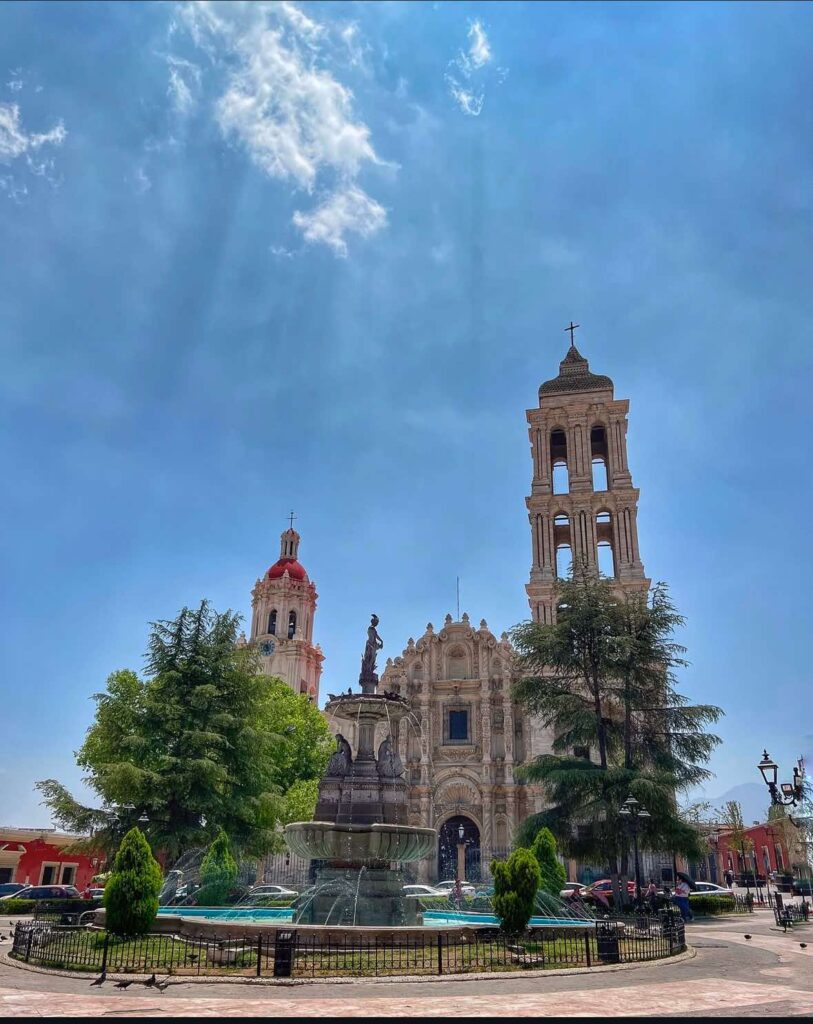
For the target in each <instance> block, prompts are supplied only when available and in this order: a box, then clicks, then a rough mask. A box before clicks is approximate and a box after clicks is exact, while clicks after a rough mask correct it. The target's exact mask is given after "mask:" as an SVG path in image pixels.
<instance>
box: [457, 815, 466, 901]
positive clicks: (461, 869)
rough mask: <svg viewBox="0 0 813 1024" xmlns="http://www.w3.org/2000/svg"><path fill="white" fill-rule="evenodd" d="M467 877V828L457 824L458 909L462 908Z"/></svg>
mask: <svg viewBox="0 0 813 1024" xmlns="http://www.w3.org/2000/svg"><path fill="white" fill-rule="evenodd" d="M465 877H466V830H465V829H464V828H463V826H462V825H458V826H457V863H456V865H455V893H456V895H457V909H458V910H460V900H461V897H462V895H463V888H462V886H461V882H462V881H463V880H464V879H465Z"/></svg>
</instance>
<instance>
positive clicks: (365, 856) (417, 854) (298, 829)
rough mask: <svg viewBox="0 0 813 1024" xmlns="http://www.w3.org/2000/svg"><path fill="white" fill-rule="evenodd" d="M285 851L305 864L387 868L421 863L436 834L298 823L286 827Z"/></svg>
mask: <svg viewBox="0 0 813 1024" xmlns="http://www.w3.org/2000/svg"><path fill="white" fill-rule="evenodd" d="M285 842H286V844H287V845H288V847H289V848H290V849H291V850H292V851H293V853H295V854H297V855H298V856H300V857H304V858H305V859H306V860H308V859H310V860H327V861H336V862H339V863H342V864H358V865H361V864H371V865H372V864H385V863H386V864H389V863H391V862H392V861H414V860H423V858H424V857H428V856H429V854H430V853H431V852H432V851H433V849H434V846H435V843H436V842H437V832H436V831H435V829H433V828H418V827H416V826H413V825H384V824H374V825H337V824H334V823H332V822H328V821H297V822H294V823H293V824H292V825H286V826H285Z"/></svg>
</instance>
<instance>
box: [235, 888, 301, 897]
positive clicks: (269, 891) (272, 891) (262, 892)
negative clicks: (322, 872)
mask: <svg viewBox="0 0 813 1024" xmlns="http://www.w3.org/2000/svg"><path fill="white" fill-rule="evenodd" d="M298 895H299V893H298V892H297V891H296V889H286V888H285V886H284V885H255V886H254V888H253V889H249V891H248V893H247V899H256V898H259V897H262V898H264V899H271V900H274V899H288V898H289V897H290V898H291V899H293V897H294V896H298Z"/></svg>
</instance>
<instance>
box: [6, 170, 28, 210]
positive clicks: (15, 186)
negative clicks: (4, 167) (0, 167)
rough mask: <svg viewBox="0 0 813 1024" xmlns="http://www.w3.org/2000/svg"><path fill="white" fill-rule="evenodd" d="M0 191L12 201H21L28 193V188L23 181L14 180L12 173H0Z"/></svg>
mask: <svg viewBox="0 0 813 1024" xmlns="http://www.w3.org/2000/svg"><path fill="white" fill-rule="evenodd" d="M0 192H2V193H3V195H5V196H6V197H7V198H8V199H11V200H12V202H15V203H21V202H22V201H23V200H24V199H25V197H26V196H27V195H28V188H27V186H26V185H25V183H24V182H18V181H16V180H15V178H14V175H13V174H0Z"/></svg>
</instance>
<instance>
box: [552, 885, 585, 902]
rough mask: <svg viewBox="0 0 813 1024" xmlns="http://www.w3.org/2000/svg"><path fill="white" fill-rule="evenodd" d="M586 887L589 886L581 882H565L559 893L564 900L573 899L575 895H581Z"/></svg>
mask: <svg viewBox="0 0 813 1024" xmlns="http://www.w3.org/2000/svg"><path fill="white" fill-rule="evenodd" d="M586 888H587V886H586V885H582V883H581V882H565V885H564V888H563V889H562V890H561V892H560V893H559V895H560V896H561V898H562V899H563V900H571V899H573V897H574V896H581V895H582V894H583V893H584V890H585V889H586Z"/></svg>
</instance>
